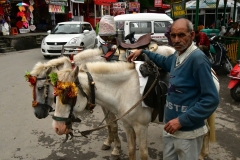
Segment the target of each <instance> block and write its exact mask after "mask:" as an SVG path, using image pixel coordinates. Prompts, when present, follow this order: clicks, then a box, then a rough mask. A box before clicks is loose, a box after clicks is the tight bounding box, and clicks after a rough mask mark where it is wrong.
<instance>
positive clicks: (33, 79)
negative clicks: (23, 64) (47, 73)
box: [24, 71, 37, 86]
mask: <svg viewBox="0 0 240 160" xmlns="http://www.w3.org/2000/svg"><path fill="white" fill-rule="evenodd" d="M24 77H25V78H26V81H28V82H30V84H31V85H32V86H34V85H35V84H36V82H37V78H36V77H35V76H32V75H31V74H30V72H28V71H26V73H25V75H24Z"/></svg>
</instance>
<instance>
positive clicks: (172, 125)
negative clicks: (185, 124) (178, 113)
mask: <svg viewBox="0 0 240 160" xmlns="http://www.w3.org/2000/svg"><path fill="white" fill-rule="evenodd" d="M181 127H182V126H181V124H180V122H179V120H178V118H175V119H172V120H171V121H169V122H168V123H167V124H166V125H165V126H164V130H165V131H166V132H167V133H170V134H174V133H175V132H176V131H177V130H179V129H180V128H181Z"/></svg>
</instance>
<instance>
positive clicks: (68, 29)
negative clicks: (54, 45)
mask: <svg viewBox="0 0 240 160" xmlns="http://www.w3.org/2000/svg"><path fill="white" fill-rule="evenodd" d="M78 33H82V32H81V27H80V24H58V25H57V26H56V27H54V28H53V29H52V32H51V34H78Z"/></svg>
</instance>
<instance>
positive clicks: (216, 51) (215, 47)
mask: <svg viewBox="0 0 240 160" xmlns="http://www.w3.org/2000/svg"><path fill="white" fill-rule="evenodd" d="M209 40H210V50H209V53H208V55H207V56H208V57H209V60H210V62H211V63H212V68H213V69H214V70H217V69H220V68H221V67H223V69H224V70H225V71H226V72H227V73H230V71H231V70H232V68H233V66H232V63H231V62H230V58H229V57H228V56H227V49H226V47H225V45H224V44H222V43H220V41H221V37H220V36H212V37H211V38H209Z"/></svg>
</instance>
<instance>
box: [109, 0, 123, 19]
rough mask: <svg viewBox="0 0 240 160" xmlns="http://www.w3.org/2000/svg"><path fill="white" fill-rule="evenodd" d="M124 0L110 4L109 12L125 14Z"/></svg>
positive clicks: (114, 14)
mask: <svg viewBox="0 0 240 160" xmlns="http://www.w3.org/2000/svg"><path fill="white" fill-rule="evenodd" d="M125 9H126V2H116V3H113V4H112V5H111V8H110V14H111V15H113V16H117V15H120V14H125V13H126V12H125Z"/></svg>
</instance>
